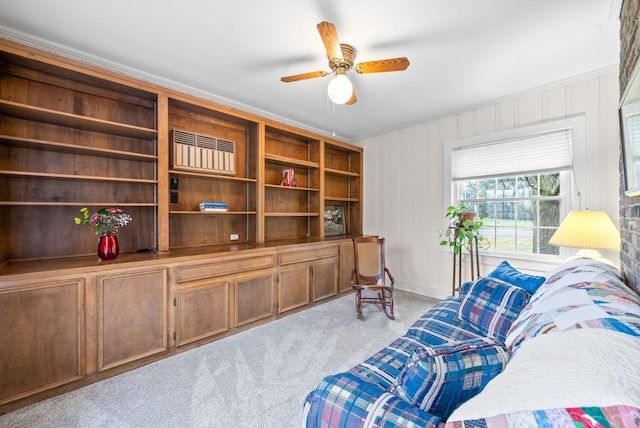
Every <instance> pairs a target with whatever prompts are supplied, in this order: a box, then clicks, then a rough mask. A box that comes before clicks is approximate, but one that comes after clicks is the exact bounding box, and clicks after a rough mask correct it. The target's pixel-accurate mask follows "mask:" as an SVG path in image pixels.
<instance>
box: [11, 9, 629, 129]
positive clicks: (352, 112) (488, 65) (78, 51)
mask: <svg viewBox="0 0 640 428" xmlns="http://www.w3.org/2000/svg"><path fill="white" fill-rule="evenodd" d="M617 3H619V0H617V1H616V0H397V1H394V2H391V1H389V0H349V1H346V0H269V1H266V0H232V1H224V2H222V1H213V0H181V1H176V0H173V1H169V0H59V1H51V0H20V1H16V0H0V11H1V12H0V36H3V37H6V38H11V39H14V40H18V41H21V42H24V43H28V44H33V45H36V46H38V47H43V48H46V49H47V50H51V51H55V52H58V53H63V54H65V55H67V56H72V57H76V58H80V59H83V60H85V61H88V62H92V63H96V64H98V65H101V66H106V67H108V68H112V69H116V70H120V71H124V72H126V73H128V74H133V75H135V76H137V77H142V78H144V79H146V80H151V81H153V82H154V83H160V84H162V85H163V86H170V87H173V88H177V89H180V90H183V91H190V92H192V93H196V94H198V95H200V96H204V97H206V98H210V99H213V100H215V101H218V102H220V103H222V104H225V105H229V106H232V107H236V108H240V109H242V110H245V111H249V112H253V113H258V114H261V115H263V116H266V117H269V118H274V119H277V120H280V121H283V122H286V123H289V124H293V125H296V126H300V127H303V128H305V129H309V130H312V131H314V132H318V133H321V134H323V135H329V136H330V135H334V133H335V136H336V137H338V138H341V139H344V140H347V141H357V140H359V139H362V138H364V137H367V136H372V135H377V134H380V133H383V132H386V131H389V130H391V129H396V128H399V127H402V126H405V125H408V124H411V123H416V122H420V121H425V120H428V119H432V118H435V117H440V116H443V115H447V114H451V113H456V112H460V111H465V110H468V109H470V108H474V107H477V106H480V105H483V104H486V103H487V102H490V101H496V100H499V99H501V98H505V97H507V96H511V95H514V94H518V93H522V92H526V91H528V90H531V89H533V88H539V87H542V86H546V85H549V84H553V83H558V82H561V81H565V80H571V79H574V78H577V77H581V76H584V75H589V74H593V73H597V72H601V71H602V70H605V69H609V68H613V67H616V66H617V64H618V54H619V21H618V19H617V10H616V9H617V8H619V6H617V5H616V4H617ZM324 20H326V21H329V22H332V23H334V24H335V25H336V27H337V30H338V35H339V38H340V42H342V43H347V44H350V45H352V46H353V47H355V48H356V50H357V58H356V62H362V61H371V60H377V59H385V58H393V57H400V56H406V57H408V58H409V60H410V61H411V65H410V66H409V68H408V69H407V70H406V71H404V72H393V73H377V74H367V75H361V74H356V73H355V72H349V74H348V75H349V77H350V78H351V80H352V81H353V83H354V86H355V89H356V93H357V96H358V102H357V103H356V104H354V105H352V106H342V105H341V106H334V105H333V104H332V103H331V102H330V101H328V98H327V95H326V88H327V85H328V83H329V80H330V77H329V76H327V77H324V78H317V79H311V80H305V81H299V82H293V83H283V82H281V81H280V77H282V76H285V75H292V74H299V73H305V72H310V71H318V70H327V71H329V67H328V64H327V57H326V53H325V50H324V45H323V44H322V41H321V39H320V36H319V34H318V31H317V29H316V25H317V24H318V22H320V21H324Z"/></svg>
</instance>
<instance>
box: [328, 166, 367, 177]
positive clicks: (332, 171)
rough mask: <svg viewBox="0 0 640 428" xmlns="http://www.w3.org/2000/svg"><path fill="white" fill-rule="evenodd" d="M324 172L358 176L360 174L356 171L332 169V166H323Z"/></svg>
mask: <svg viewBox="0 0 640 428" xmlns="http://www.w3.org/2000/svg"><path fill="white" fill-rule="evenodd" d="M324 172H325V174H333V175H344V176H347V177H360V174H358V173H357V172H351V171H342V170H339V169H332V168H325V169H324Z"/></svg>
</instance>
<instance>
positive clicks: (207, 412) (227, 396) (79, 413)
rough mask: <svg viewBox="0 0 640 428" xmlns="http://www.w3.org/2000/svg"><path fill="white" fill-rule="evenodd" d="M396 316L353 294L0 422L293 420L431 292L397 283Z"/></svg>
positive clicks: (264, 427) (395, 331) (398, 331)
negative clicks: (359, 302) (318, 390)
mask: <svg viewBox="0 0 640 428" xmlns="http://www.w3.org/2000/svg"><path fill="white" fill-rule="evenodd" d="M395 302H396V320H395V321H390V320H388V319H387V318H386V317H385V315H384V314H383V313H382V310H381V308H380V307H379V306H374V305H363V319H362V320H357V319H356V317H355V310H354V306H355V305H354V296H353V295H352V294H349V295H347V296H344V297H341V298H339V299H336V300H333V301H331V302H328V303H324V304H322V305H319V306H316V307H314V308H311V309H308V310H305V311H303V312H299V313H297V314H294V315H291V316H288V317H284V318H282V319H279V320H276V321H273V322H270V323H268V324H265V325H262V326H259V327H256V328H253V329H250V330H247V331H244V332H242V333H239V334H236V335H233V336H230V337H227V338H225V339H222V340H218V341H216V342H213V343H210V344H207V345H204V346H201V347H199V348H196V349H193V350H190V351H187V352H184V353H181V354H178V355H175V356H172V357H170V358H166V359H164V360H161V361H157V362H155V363H152V364H149V365H146V366H144V367H141V368H138V369H136V370H133V371H130V372H127V373H124V374H121V375H119V376H116V377H113V378H110V379H107V380H104V381H102V382H98V383H95V384H92V385H89V386H86V387H84V388H81V389H78V390H75V391H72V392H69V393H67V394H64V395H61V396H58V397H54V398H51V399H49V400H46V401H42V402H40V403H36V404H34V405H32V406H29V407H26V408H23V409H20V410H17V411H15V412H12V413H9V414H7V415H4V416H0V427H12V428H18V427H56V428H58V427H92V428H93V427H229V428H244V427H261V428H268V427H273V428H287V427H299V426H300V423H301V420H302V405H303V402H304V399H305V397H306V396H307V394H308V393H309V392H310V391H312V390H313V389H314V388H315V387H316V385H317V384H318V382H319V381H320V380H321V379H322V378H323V377H324V376H326V375H328V374H332V373H337V372H340V371H345V370H348V369H350V368H351V367H353V366H354V365H356V364H357V363H359V362H360V361H362V360H364V359H366V358H367V357H369V356H371V355H372V354H373V353H374V352H376V351H378V350H379V349H381V348H383V347H384V346H386V345H387V344H388V343H390V342H391V341H392V340H394V339H395V338H397V337H399V336H401V335H402V334H404V332H405V331H406V330H407V329H408V328H409V326H410V325H411V324H413V322H414V321H415V320H416V319H418V318H419V317H420V315H422V314H423V313H424V312H425V311H426V310H427V309H428V308H430V307H431V306H433V305H434V304H435V303H437V300H436V299H432V298H428V297H424V296H419V295H415V294H411V293H406V292H402V291H399V290H398V291H397V292H396V294H395Z"/></svg>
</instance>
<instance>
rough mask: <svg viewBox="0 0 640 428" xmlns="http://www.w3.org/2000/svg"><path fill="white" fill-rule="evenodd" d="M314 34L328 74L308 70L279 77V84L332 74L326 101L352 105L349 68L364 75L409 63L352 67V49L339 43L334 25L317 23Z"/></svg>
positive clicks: (353, 95)
mask: <svg viewBox="0 0 640 428" xmlns="http://www.w3.org/2000/svg"><path fill="white" fill-rule="evenodd" d="M318 32H319V33H320V37H321V38H322V42H323V43H324V47H325V49H326V50H327V57H328V58H329V67H330V68H331V72H327V71H312V72H310V73H302V74H294V75H292V76H285V77H282V78H280V80H281V81H283V82H296V81H298V80H306V79H313V78H316V77H324V76H328V75H329V74H335V76H334V78H333V79H332V80H331V82H330V83H329V88H328V93H329V98H330V99H331V101H333V102H334V103H336V104H354V103H355V102H356V101H358V99H357V98H356V93H355V91H354V89H353V85H352V84H351V81H350V80H349V78H348V77H347V72H348V71H350V70H352V69H353V70H355V71H356V72H357V73H359V74H368V73H383V72H388V71H403V70H406V69H407V67H409V60H408V59H407V58H406V57H400V58H390V59H381V60H377V61H367V62H360V63H358V64H355V59H356V50H355V49H354V48H353V46H351V45H346V44H342V43H340V41H339V39H338V32H337V31H336V26H335V25H333V24H332V23H330V22H327V21H322V22H321V23H319V24H318ZM354 64H355V67H354Z"/></svg>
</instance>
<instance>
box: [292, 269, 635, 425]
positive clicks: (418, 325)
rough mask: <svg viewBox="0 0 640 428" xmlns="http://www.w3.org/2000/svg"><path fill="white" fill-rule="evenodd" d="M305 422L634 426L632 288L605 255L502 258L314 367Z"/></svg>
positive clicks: (344, 423) (330, 423) (320, 423)
mask: <svg viewBox="0 0 640 428" xmlns="http://www.w3.org/2000/svg"><path fill="white" fill-rule="evenodd" d="M303 414H304V420H303V424H304V425H305V426H307V427H392V426H400V427H440V428H441V427H447V428H463V427H489V428H492V427H509V426H522V427H530V426H540V427H558V426H559V427H562V426H567V427H576V426H584V427H592V426H593V427H596V426H597V427H600V426H604V427H607V426H611V427H621V426H624V427H627V426H631V427H634V426H635V427H640V298H639V297H638V295H637V294H636V293H634V292H633V291H632V290H631V289H630V288H629V287H627V286H626V285H625V284H624V283H623V281H622V279H621V272H620V271H619V270H618V269H617V268H614V267H611V266H609V265H607V264H604V263H601V262H598V261H595V260H591V259H585V258H578V259H573V260H569V261H567V262H565V263H564V264H562V265H560V266H559V267H557V268H555V269H553V270H551V271H549V272H547V273H546V274H544V275H543V276H536V275H527V274H525V273H522V272H518V271H517V270H516V269H514V268H513V267H511V266H510V265H509V264H508V263H507V262H503V263H501V264H500V265H499V266H498V267H497V268H496V269H495V270H494V271H493V272H491V273H489V274H488V275H487V276H484V277H481V278H479V279H477V280H476V281H473V282H467V283H465V284H464V285H463V286H462V287H461V289H460V290H459V296H452V297H448V298H446V299H444V300H442V301H440V302H439V303H438V304H437V305H436V306H434V307H432V308H431V309H429V310H428V311H427V312H426V313H425V314H424V315H423V316H422V317H420V319H418V320H417V321H416V322H415V323H414V324H413V325H412V326H411V327H410V328H409V330H408V331H407V332H406V333H405V334H404V335H403V336H402V337H399V338H398V339H396V340H395V341H393V342H392V343H391V344H389V345H388V346H386V347H385V348H383V349H382V350H380V351H379V352H377V353H376V354H375V355H373V356H371V357H370V358H368V359H367V360H365V361H363V362H362V363H360V364H358V365H356V366H355V367H353V368H352V369H350V370H349V371H347V372H344V373H337V374H333V375H330V376H327V377H325V378H324V379H322V381H321V382H320V383H319V385H318V386H317V388H316V389H315V390H314V391H312V392H311V393H310V394H309V395H308V397H307V398H306V400H305V403H304V412H303Z"/></svg>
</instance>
